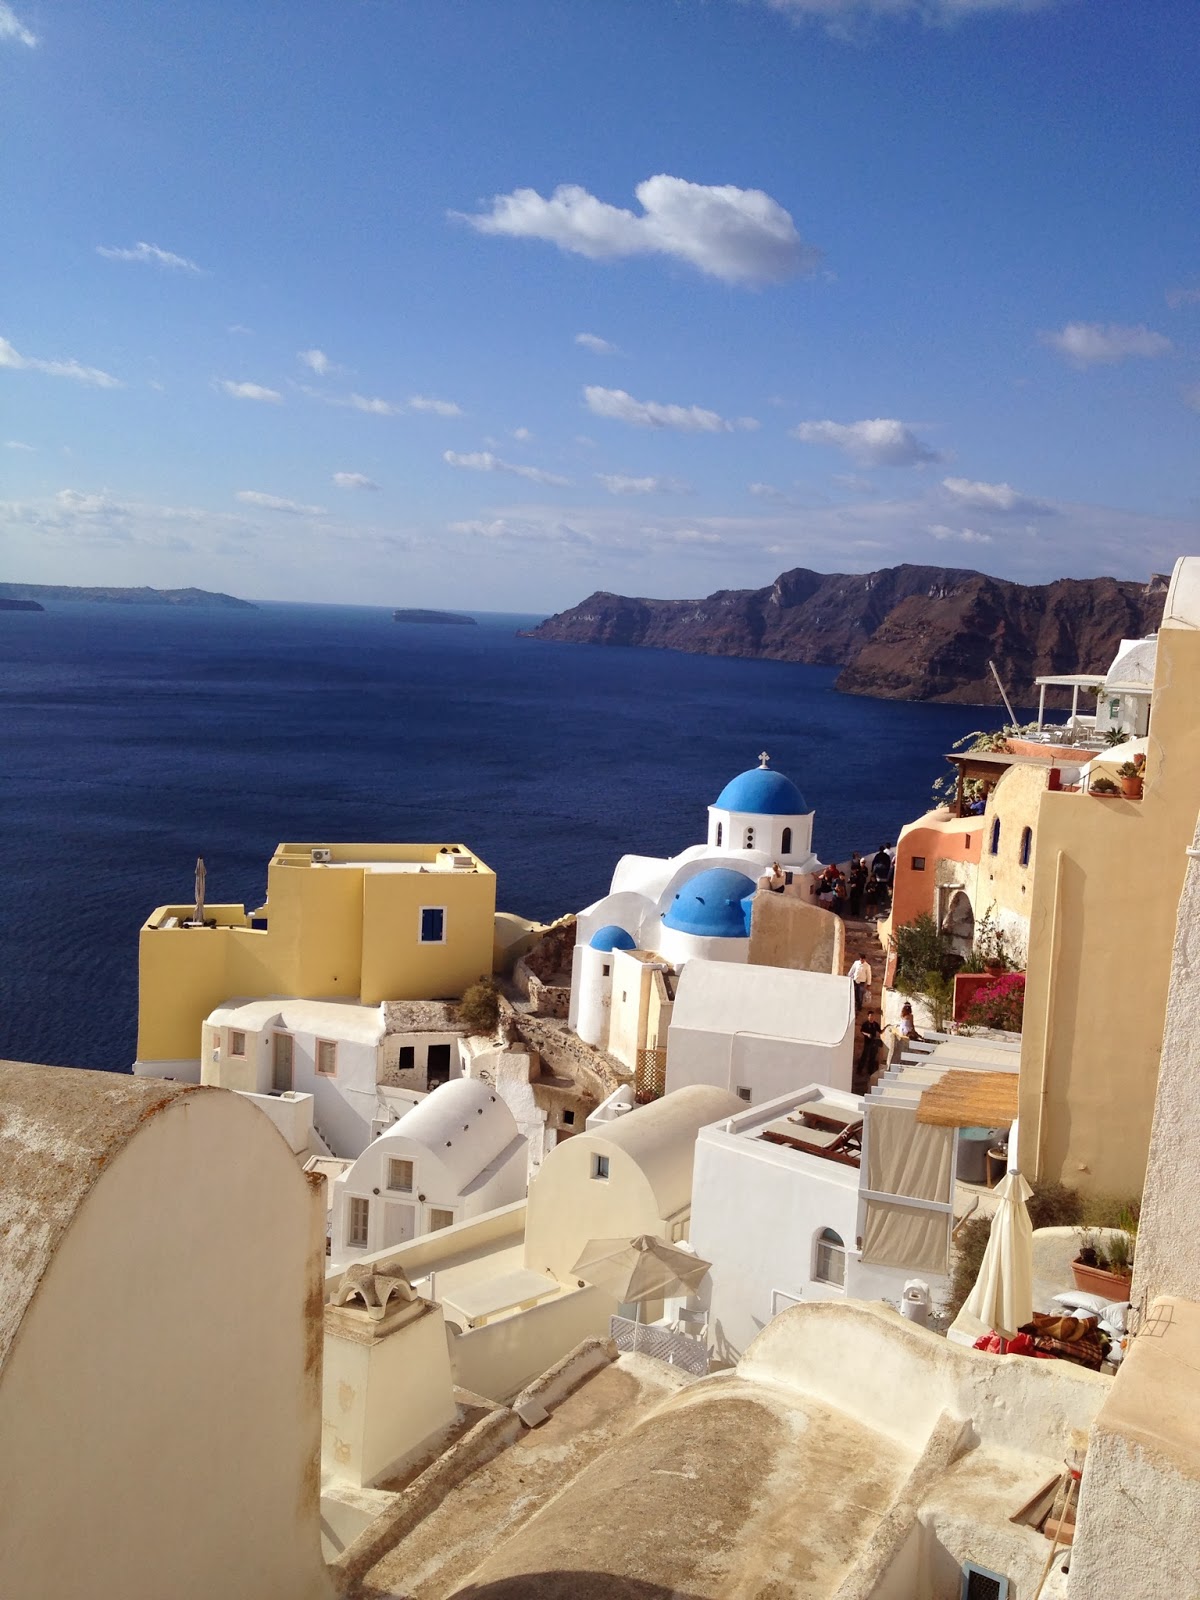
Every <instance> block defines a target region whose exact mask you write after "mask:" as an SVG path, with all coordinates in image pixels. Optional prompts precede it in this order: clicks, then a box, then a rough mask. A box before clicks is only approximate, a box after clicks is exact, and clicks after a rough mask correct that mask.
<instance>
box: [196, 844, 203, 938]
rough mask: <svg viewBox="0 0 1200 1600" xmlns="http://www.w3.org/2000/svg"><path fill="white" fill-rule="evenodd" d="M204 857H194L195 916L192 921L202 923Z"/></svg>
mask: <svg viewBox="0 0 1200 1600" xmlns="http://www.w3.org/2000/svg"><path fill="white" fill-rule="evenodd" d="M204 876H205V874H204V857H203V856H197V857H196V914H195V918H194V920H195V921H196V922H198V923H200V924H201V926H203V923H204Z"/></svg>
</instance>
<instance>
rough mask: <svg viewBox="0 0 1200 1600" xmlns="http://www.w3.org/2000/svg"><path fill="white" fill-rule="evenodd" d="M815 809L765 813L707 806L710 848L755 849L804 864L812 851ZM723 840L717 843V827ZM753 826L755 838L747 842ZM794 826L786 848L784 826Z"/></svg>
mask: <svg viewBox="0 0 1200 1600" xmlns="http://www.w3.org/2000/svg"><path fill="white" fill-rule="evenodd" d="M814 815H815V813H814V812H812V811H810V812H808V813H807V814H806V815H804V816H795V817H765V816H759V815H758V814H757V813H755V812H750V811H720V810H718V809H717V807H716V806H709V808H708V844H709V848H710V849H711V850H756V851H759V852H760V853H761V854H763V855H766V856H768V857H770V859H771V860H773V861H780V862H782V863H785V864H787V865H789V866H801V865H803V864H804V863H805V862H806V861H807V860H808V858H809V856H811V855H812V830H813V817H814ZM718 828H720V829H721V843H720V844H718V843H717V829H718ZM748 828H752V829H753V830H754V842H753V843H752V844H749V845H747V844H746V842H745V840H746V830H747V829H748ZM785 828H790V829H791V830H792V838H791V848H790V849H788V850H785V849H784V848H783V834H784V829H785Z"/></svg>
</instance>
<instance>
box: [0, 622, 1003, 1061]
mask: <svg viewBox="0 0 1200 1600" xmlns="http://www.w3.org/2000/svg"><path fill="white" fill-rule="evenodd" d="M478 619H479V623H480V626H479V627H477V628H464V627H428V626H410V625H409V626H406V625H403V624H397V623H394V622H393V621H392V619H391V612H390V611H385V610H375V609H367V608H359V607H342V606H298V605H264V606H261V607H260V608H259V609H257V610H254V611H233V610H229V611H227V610H219V609H207V608H206V609H196V610H175V609H167V608H162V609H158V608H153V609H150V608H133V607H126V606H119V605H97V604H83V603H60V604H53V605H51V606H50V607H49V608H48V609H47V610H46V612H45V613H44V614H38V613H25V612H0V805H2V808H3V809H2V815H3V832H2V834H0V848H2V854H0V1057H9V1058H16V1059H24V1060H32V1061H46V1062H55V1063H63V1064H68V1065H74V1066H86V1067H102V1068H108V1069H126V1068H128V1067H129V1065H130V1064H131V1062H132V1060H133V1057H134V1052H135V1038H136V1022H137V944H138V928H139V925H140V924H141V923H142V921H143V920H144V919H145V917H146V916H147V914H148V913H149V912H150V911H151V910H152V909H153V908H154V907H155V906H156V905H161V904H163V903H164V902H172V901H174V902H186V901H189V900H190V899H191V895H192V879H193V870H194V867H195V861H196V857H197V856H198V855H202V856H203V857H204V859H205V863H206V865H207V868H208V898H209V900H210V902H212V903H219V902H223V901H234V902H239V901H240V902H244V903H245V904H246V905H247V906H251V907H252V906H257V905H259V904H261V902H262V899H263V896H264V893H265V888H266V867H267V861H268V859H269V857H270V855H271V852H272V850H273V849H274V847H275V845H276V844H277V843H278V842H279V841H281V840H299V841H306V840H308V841H311V840H334V841H336V840H347V841H360V842H361V841H374V840H401V841H403V840H431V841H439V842H440V841H445V842H448V843H449V842H454V841H458V840H461V841H463V842H465V843H466V844H468V845H469V846H470V847H471V848H472V849H474V850H476V851H478V853H479V854H480V855H481V856H482V857H483V859H484V860H485V861H486V862H488V864H489V865H490V866H492V867H494V868H495V870H496V872H497V873H498V875H499V904H500V906H501V908H502V909H504V910H510V911H516V912H520V913H521V914H522V915H525V916H532V917H540V918H552V917H555V916H559V915H561V914H562V913H563V912H566V911H573V910H577V909H578V908H579V907H581V906H584V905H587V904H588V903H589V902H590V901H592V900H594V899H595V898H596V897H597V896H598V895H600V894H602V893H603V892H604V891H605V890H606V889H607V887H608V883H609V879H610V877H611V874H612V869H613V866H614V864H615V862H616V859H617V857H618V856H619V855H621V854H623V853H624V852H627V851H630V852H637V853H640V854H647V855H660V854H661V855H666V854H672V853H674V852H675V851H678V850H681V849H683V848H684V847H685V846H687V845H689V844H695V843H698V842H701V841H702V840H703V839H704V837H705V832H706V827H707V816H706V811H705V807H706V806H707V805H709V804H710V803H711V802H712V801H713V800H714V799H715V798H716V796H717V793H718V791H719V790H720V789H721V787H722V785H723V784H724V783H725V782H726V780H727V779H728V778H730V777H732V776H733V774H734V773H737V772H740V771H742V770H743V769H744V768H746V767H750V766H753V765H755V763H756V758H757V755H758V752H759V751H760V750H762V749H766V750H769V751H770V753H771V756H772V758H773V761H774V764H775V765H776V766H778V767H779V768H780V770H781V771H783V772H786V773H787V774H788V776H789V777H791V778H792V779H794V780H795V782H796V783H798V784H799V786H800V788H801V789H802V790H803V791H804V793H805V795H806V796H807V799H808V803H809V805H810V806H813V807H815V808H816V824H815V832H814V847H815V849H816V850H817V852H818V854H819V855H821V856H822V857H823V858H824V859H826V860H830V859H837V858H839V857H845V856H846V855H848V854H849V852H850V850H851V849H853V848H871V849H873V848H874V847H875V846H876V845H878V843H879V842H880V841H881V840H884V839H886V840H888V841H891V840H893V839H894V838H895V836H896V834H897V832H898V831H899V828H900V826H901V824H902V823H903V822H904V821H905V820H906V819H908V818H910V817H913V816H915V815H917V814H918V813H919V812H920V811H921V810H923V809H924V806H925V802H926V800H927V797H928V794H929V787H930V783H931V782H932V780H933V778H934V777H935V776H938V775H939V774H940V773H941V772H943V771H945V766H944V763H943V761H942V759H941V758H942V755H943V754H944V752H945V751H946V750H947V749H948V748H949V746H950V744H951V742H952V741H953V740H954V739H956V738H958V737H959V736H960V735H961V734H963V733H965V732H967V731H969V730H971V729H973V728H976V727H980V726H994V725H998V724H999V723H1000V722H1001V721H1002V720H1003V717H1002V715H1001V714H998V713H997V711H996V710H994V709H989V710H988V711H980V710H978V709H975V708H972V707H970V706H925V705H907V704H900V703H897V702H894V701H878V700H866V699H858V698H854V697H851V696H845V695H839V694H837V693H835V692H834V690H833V687H832V684H833V679H834V677H835V676H836V674H835V673H834V672H833V671H832V670H826V669H824V668H815V667H800V666H791V665H786V664H782V663H777V662H759V661H733V660H725V659H717V658H712V657H705V656H689V655H681V654H676V653H674V652H665V651H649V650H631V649H613V648H607V647H604V646H592V645H561V644H548V643H540V642H538V641H535V640H531V639H520V638H517V637H516V630H517V628H518V627H520V626H524V625H527V624H528V623H529V622H530V621H532V620H533V619H531V618H521V617H512V616H501V615H496V614H491V615H488V614H484V613H480V614H478Z"/></svg>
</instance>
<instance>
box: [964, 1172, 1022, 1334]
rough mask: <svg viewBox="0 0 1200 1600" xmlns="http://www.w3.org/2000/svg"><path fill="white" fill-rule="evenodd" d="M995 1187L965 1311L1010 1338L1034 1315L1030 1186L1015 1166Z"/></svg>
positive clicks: (994, 1331)
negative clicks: (989, 1222)
mask: <svg viewBox="0 0 1200 1600" xmlns="http://www.w3.org/2000/svg"><path fill="white" fill-rule="evenodd" d="M996 1193H997V1194H998V1195H999V1196H1000V1204H999V1206H998V1207H997V1209H996V1214H995V1216H994V1217H993V1218H992V1231H991V1235H990V1237H989V1238H988V1242H987V1249H986V1250H985V1251H984V1253H983V1261H982V1262H981V1263H980V1267H979V1276H978V1278H976V1280H975V1287H974V1288H973V1289H972V1290H971V1292H970V1294H969V1295H968V1296H967V1298H966V1300H965V1301H964V1303H963V1311H964V1312H968V1313H969V1314H970V1315H971V1316H973V1317H977V1318H978V1320H979V1321H980V1322H982V1323H983V1324H984V1326H985V1327H988V1328H991V1330H992V1331H993V1333H998V1334H999V1335H1000V1337H1001V1339H1011V1338H1012V1337H1013V1335H1014V1334H1015V1333H1016V1331H1017V1329H1018V1328H1020V1327H1021V1325H1022V1324H1023V1323H1026V1322H1028V1321H1029V1320H1030V1318H1031V1317H1032V1316H1033V1223H1032V1222H1030V1220H1029V1212H1028V1211H1027V1210H1026V1209H1025V1202H1026V1200H1028V1199H1029V1196H1030V1195H1031V1194H1032V1193H1033V1190H1032V1189H1031V1188H1030V1187H1029V1185H1028V1184H1027V1183H1026V1182H1025V1179H1024V1178H1023V1177H1022V1176H1021V1174H1020V1173H1019V1172H1010V1173H1007V1174H1006V1175H1005V1177H1004V1179H1003V1180H1002V1181H1001V1183H1000V1184H999V1186H998V1187H997V1190H996Z"/></svg>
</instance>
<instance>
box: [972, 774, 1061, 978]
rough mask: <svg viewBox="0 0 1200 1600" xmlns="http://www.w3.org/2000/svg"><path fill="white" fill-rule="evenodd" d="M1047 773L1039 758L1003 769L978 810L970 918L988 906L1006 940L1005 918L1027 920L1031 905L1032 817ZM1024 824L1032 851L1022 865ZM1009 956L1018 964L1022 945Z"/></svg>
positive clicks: (1034, 859) (1033, 866) (1034, 853)
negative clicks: (995, 835)
mask: <svg viewBox="0 0 1200 1600" xmlns="http://www.w3.org/2000/svg"><path fill="white" fill-rule="evenodd" d="M1049 771H1050V769H1049V767H1048V766H1047V765H1046V764H1045V763H1044V762H1043V763H1039V764H1038V765H1037V766H1027V767H1009V769H1008V771H1007V772H1006V773H1005V774H1004V776H1003V777H1002V778H1001V779H1000V781H999V783H997V784H996V786H995V788H994V789H993V790H992V792H991V794H990V795H989V796H988V802H987V807H986V809H985V811H984V814H983V832H982V835H981V846H982V848H981V850H980V856H979V872H978V875H977V877H976V880H975V893H974V895H973V897H972V904H973V905H974V907H975V920H976V922H977V923H978V922H979V921H981V920H982V918H983V917H984V916H985V915H986V914H987V912H988V911H989V910H990V911H992V916H993V920H994V921H995V922H997V923H998V925H999V926H1000V928H1001V929H1002V930H1003V931H1004V932H1005V934H1006V936H1008V937H1009V938H1010V942H1011V937H1012V924H1011V923H1010V922H1009V921H1008V917H1022V918H1025V919H1026V920H1028V917H1029V912H1030V907H1031V906H1032V904H1033V880H1034V874H1035V872H1036V870H1037V830H1038V815H1039V811H1040V807H1041V802H1042V796H1043V795H1044V794H1045V792H1046V782H1047V779H1048V777H1049ZM997 818H998V819H999V822H1000V839H999V848H998V850H997V853H996V854H995V855H993V854H992V826H993V824H994V822H995V821H996V820H997ZM1026 828H1030V829H1032V830H1033V851H1032V853H1031V855H1030V858H1029V864H1028V866H1024V867H1023V866H1022V865H1021V837H1022V834H1023V832H1024V830H1025V829H1026ZM1005 913H1007V914H1008V916H1007V917H1006V916H1005V915H1004V914H1005ZM1018 943H1022V944H1023V941H1020V940H1018ZM1012 955H1013V958H1014V960H1016V961H1017V962H1018V963H1019V964H1020V965H1022V966H1023V965H1024V960H1025V950H1024V948H1023V947H1022V948H1019V949H1015V950H1013V951H1012Z"/></svg>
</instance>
